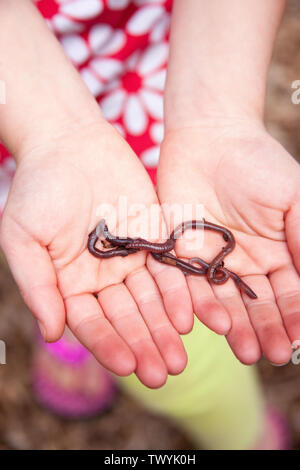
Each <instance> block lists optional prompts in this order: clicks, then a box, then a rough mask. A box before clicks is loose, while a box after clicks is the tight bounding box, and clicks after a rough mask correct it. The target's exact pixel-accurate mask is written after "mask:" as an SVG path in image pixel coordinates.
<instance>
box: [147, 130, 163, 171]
mask: <svg viewBox="0 0 300 470" xmlns="http://www.w3.org/2000/svg"><path fill="white" fill-rule="evenodd" d="M163 136H164V126H163V123H162V122H155V123H154V124H152V126H151V127H150V137H151V138H152V140H153V142H154V143H155V144H156V145H154V146H153V147H150V148H149V149H147V150H145V151H144V152H142V154H141V160H142V162H143V164H144V165H145V167H146V168H156V167H157V165H158V160H159V153H160V144H161V142H162V140H163Z"/></svg>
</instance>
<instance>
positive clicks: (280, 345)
mask: <svg viewBox="0 0 300 470" xmlns="http://www.w3.org/2000/svg"><path fill="white" fill-rule="evenodd" d="M243 280H245V282H246V283H249V284H250V283H251V284H250V286H251V289H253V290H254V292H255V293H256V294H257V299H250V298H249V297H247V296H246V295H245V296H243V299H244V302H245V305H246V308H247V311H248V315H249V318H250V321H251V323H252V326H253V328H254V330H255V332H256V335H257V337H258V339H259V342H260V346H261V349H262V351H263V354H264V356H265V357H266V358H267V359H268V360H269V361H270V362H272V363H274V364H285V363H286V362H288V361H289V360H290V357H291V353H292V349H291V343H290V340H289V338H288V336H287V333H286V330H285V327H284V324H283V321H282V318H281V315H280V312H279V309H278V306H277V305H276V301H275V297H274V292H273V290H272V287H271V284H270V282H269V280H268V278H267V277H266V276H263V275H261V276H251V277H249V276H248V277H245V279H243Z"/></svg>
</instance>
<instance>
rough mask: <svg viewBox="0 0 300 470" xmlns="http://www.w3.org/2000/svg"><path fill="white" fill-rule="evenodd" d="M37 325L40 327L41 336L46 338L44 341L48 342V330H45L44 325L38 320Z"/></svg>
mask: <svg viewBox="0 0 300 470" xmlns="http://www.w3.org/2000/svg"><path fill="white" fill-rule="evenodd" d="M37 323H38V325H39V329H40V332H41V335H42V337H43V338H44V341H46V329H45V327H44V325H43V324H42V323H41V322H40V321H39V320H37Z"/></svg>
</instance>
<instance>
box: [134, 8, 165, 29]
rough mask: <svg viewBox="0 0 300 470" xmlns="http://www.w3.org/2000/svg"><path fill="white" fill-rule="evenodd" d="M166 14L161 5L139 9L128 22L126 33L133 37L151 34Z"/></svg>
mask: <svg viewBox="0 0 300 470" xmlns="http://www.w3.org/2000/svg"><path fill="white" fill-rule="evenodd" d="M165 14H166V11H165V9H164V8H163V7H162V6H161V5H146V6H145V7H142V8H139V9H138V10H137V11H136V12H135V13H134V14H133V15H132V16H131V17H130V18H129V20H128V23H127V25H126V31H127V32H128V33H129V34H131V35H132V36H139V35H142V34H147V33H149V32H150V31H151V30H152V28H153V26H154V25H155V23H156V22H157V21H158V20H159V19H160V18H161V17H162V16H164V15H165Z"/></svg>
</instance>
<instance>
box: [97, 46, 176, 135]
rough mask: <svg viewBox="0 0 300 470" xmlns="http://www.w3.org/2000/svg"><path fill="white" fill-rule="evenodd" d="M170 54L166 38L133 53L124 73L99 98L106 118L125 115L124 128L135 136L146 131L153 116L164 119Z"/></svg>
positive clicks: (114, 119)
mask: <svg viewBox="0 0 300 470" xmlns="http://www.w3.org/2000/svg"><path fill="white" fill-rule="evenodd" d="M167 56H168V44H167V43H165V42H162V43H159V44H153V45H151V46H150V47H148V49H146V51H145V52H144V53H143V54H137V53H135V54H133V55H132V56H131V58H130V59H129V61H128V62H127V64H126V71H125V72H124V73H123V76H122V77H121V78H120V79H117V80H115V83H114V85H113V87H111V90H110V92H109V93H108V94H107V96H105V97H104V98H103V99H102V100H101V101H100V106H101V109H102V112H103V114H104V116H105V117H106V119H108V120H109V121H116V120H118V119H120V118H121V117H122V120H123V126H124V128H125V131H126V132H128V133H129V134H131V135H134V136H138V135H142V134H143V133H145V132H146V130H147V127H148V123H149V118H150V117H151V118H153V119H155V120H159V121H162V119H163V95H162V92H163V89H164V83H165V76H166V71H165V65H166V61H167Z"/></svg>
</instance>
